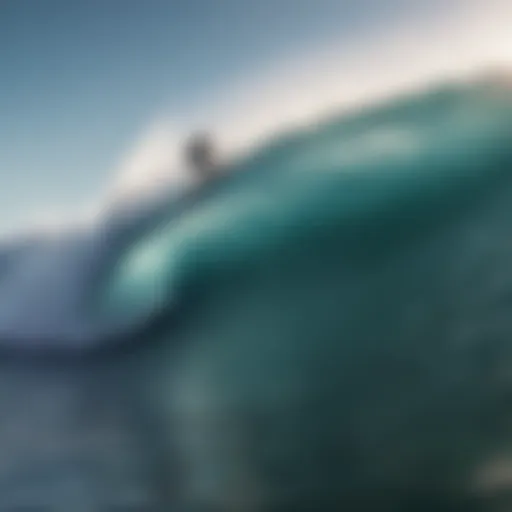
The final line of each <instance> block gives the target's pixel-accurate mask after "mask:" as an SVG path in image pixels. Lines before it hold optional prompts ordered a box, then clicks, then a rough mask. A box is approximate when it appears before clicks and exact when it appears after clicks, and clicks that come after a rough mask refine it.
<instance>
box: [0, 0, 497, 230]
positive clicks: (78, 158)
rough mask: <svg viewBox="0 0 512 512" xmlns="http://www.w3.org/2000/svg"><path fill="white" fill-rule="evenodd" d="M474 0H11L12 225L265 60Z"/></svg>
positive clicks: (7, 70)
mask: <svg viewBox="0 0 512 512" xmlns="http://www.w3.org/2000/svg"><path fill="white" fill-rule="evenodd" d="M497 1H498V0H497ZM475 2H476V0H467V1H464V0H430V1H428V2H427V1H423V0H358V1H356V0H87V1H81V0H2V1H0V232H1V231H2V230H3V229H6V228H8V227H10V226H12V225H14V224H17V223H19V222H22V221H24V220H26V219H27V217H30V216H31V215H33V213H34V212H37V211H38V209H44V208H46V207H47V206H50V207H52V206H53V205H59V206H62V207H63V208H72V207H73V205H77V204H82V203H84V202H86V201H88V200H89V199H90V198H92V197H94V196H95V195H97V194H99V193H100V191H101V189H102V187H104V186H105V184H106V183H107V182H108V181H109V180H110V179H111V176H112V174H113V173H114V172H115V171H116V169H117V168H118V167H119V165H120V162H122V161H123V158H125V155H126V154H130V151H131V148H132V145H134V144H136V141H137V140H138V138H139V136H140V135H141V133H143V132H144V130H145V129H146V128H147V127H148V126H150V125H151V123H152V122H153V120H154V119H156V118H158V117H159V116H160V115H161V113H162V112H165V115H166V116H167V117H173V116H174V117H175V118H179V117H180V116H184V115H186V114H187V112H188V111H189V110H193V109H194V108H196V109H197V106H198V105H204V104H214V103H215V102H216V101H217V98H218V97H219V94H221V95H222V97H223V101H224V102H226V101H229V94H226V91H229V88H230V85H231V84H233V83H238V82H243V78H244V77H245V76H253V75H255V73H256V71H257V70H260V69H261V70H264V69H267V68H268V69H276V68H275V67H274V68H272V65H273V66H275V65H276V63H279V62H287V61H288V60H290V59H292V60H293V58H297V57H299V58H300V56H301V55H302V54H304V55H306V54H307V53H308V52H309V51H310V50H311V49H313V48H320V47H322V45H326V44H330V43H329V42H330V41H336V43H337V44H338V45H340V47H343V46H344V42H346V44H347V45H348V44H349V42H350V41H352V40H355V39H357V40H360V41H364V40H368V41H370V40H372V38H376V37H378V34H379V33H381V32H382V31H385V29H386V28H388V29H390V30H391V31H392V27H394V26H397V24H400V23H404V22H408V20H409V21H410V22H411V23H412V22H413V21H414V20H416V22H417V21H418V20H421V22H422V23H427V21H428V19H430V18H432V19H437V18H442V17H443V16H445V17H446V16H448V14H447V13H449V12H451V10H454V9H460V8H461V6H463V7H464V4H467V5H469V4H473V3H475ZM477 3H478V2H477ZM487 3H488V4H490V3H492V2H487ZM503 5H505V3H503ZM277 69H278V68H277ZM296 85H299V84H293V83H290V84H288V86H289V87H291V88H292V89H293V88H294V86H296ZM57 209H59V208H57Z"/></svg>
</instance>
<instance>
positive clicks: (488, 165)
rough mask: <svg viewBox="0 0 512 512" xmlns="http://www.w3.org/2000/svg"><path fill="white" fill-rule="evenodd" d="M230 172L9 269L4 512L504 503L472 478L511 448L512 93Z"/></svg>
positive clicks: (432, 109) (404, 102)
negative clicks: (114, 347)
mask: <svg viewBox="0 0 512 512" xmlns="http://www.w3.org/2000/svg"><path fill="white" fill-rule="evenodd" d="M232 171H233V173H232V174H231V175H230V176H229V177H227V178H226V179H224V180H222V181H219V182H218V183H216V184H214V185H211V186H209V187H207V188H205V189H203V190H201V191H198V192H195V193H193V194H191V195H190V196H186V197H183V198H181V199H176V198H174V199H172V200H168V201H167V200H164V201H163V203H159V204H158V205H156V204H150V205H146V206H148V208H147V209H146V210H147V211H146V213H144V214H143V215H141V216H137V215H134V217H133V218H132V220H133V219H136V221H134V222H132V220H130V221H129V222H125V223H124V224H123V225H122V226H121V224H122V223H121V222H118V220H119V218H116V219H111V221H110V223H109V224H108V223H107V224H106V225H105V226H102V227H103V228H104V229H103V230H102V231H100V232H99V233H90V235H91V236H90V237H89V238H88V237H85V238H84V237H77V238H73V237H71V238H70V239H65V240H60V241H59V242H58V243H55V244H53V245H52V244H50V245H49V246H48V245H45V244H44V243H43V244H42V245H41V246H38V248H37V249H38V252H34V251H32V250H31V249H30V248H29V250H28V252H29V254H31V257H30V258H29V259H28V260H24V259H23V258H21V259H20V261H28V263H29V265H28V267H23V266H16V265H14V264H15V263H16V258H14V259H12V258H11V259H10V258H6V260H5V264H6V266H7V267H6V268H7V270H6V271H5V272H4V273H3V274H2V276H3V277H2V281H0V283H3V285H4V286H5V283H6V282H7V283H10V285H11V288H8V291H9V293H8V294H7V295H6V294H5V293H4V298H3V301H4V302H3V303H2V304H3V305H6V306H8V307H9V308H10V309H9V308H7V309H8V313H9V314H7V315H5V314H4V312H3V310H2V311H0V313H2V315H1V318H0V319H1V320H2V321H1V322H0V327H1V329H2V330H1V332H0V334H2V336H0V349H1V353H0V410H1V411H2V415H1V416H0V453H1V454H2V457H0V510H15V509H16V510H29V509H30V510H40V509H45V510H46V509H48V510H70V511H73V510H78V506H80V505H83V506H84V507H88V508H87V510H141V511H144V512H150V511H151V512H153V511H155V512H156V511H162V510H180V511H187V512H189V511H190V512H192V511H194V512H195V511H197V510H218V511H226V512H228V511H240V512H253V511H258V512H301V511H304V512H306V511H307V512H311V511H314V512H324V511H325V512H332V511H337V510H349V511H350V510H357V511H365V512H374V511H375V510H379V511H389V512H425V511H429V512H431V511H432V512H433V511H436V512H461V511H464V512H468V511H474V512H500V511H501V510H511V509H512V504H511V502H510V487H511V486H510V482H509V481H508V482H507V481H505V483H504V484H501V487H500V485H497V489H496V488H490V489H489V488H486V487H485V485H484V486H482V482H483V483H484V484H485V483H486V482H485V481H483V479H482V478H481V476H480V475H482V474H483V473H485V470H486V468H487V467H488V465H489V463H491V466H492V462H493V461H495V460H496V459H497V458H499V457H500V456H501V455H503V454H505V455H506V454H507V453H510V447H511V445H512V437H511V434H510V428H509V426H510V420H511V412H510V404H511V403H512V402H511V399H512V389H511V383H510V369H511V368H512V351H511V344H510V340H511V339H512V322H511V320H510V319H511V315H510V311H511V301H510V298H511V296H512V295H511V290H512V264H511V261H512V243H511V238H510V233H511V231H512V93H511V91H510V89H506V88H499V87H494V86H492V85H490V84H476V85H472V86H453V87H445V88H443V89H437V90H433V91H430V92H425V93H420V94H417V95H411V96H410V97H408V98H398V99H396V100H395V101H390V102H387V103H385V104H382V105H377V106H372V107H368V109H366V110H365V111H360V112H356V113H354V114H352V115H346V116H343V117H342V118H334V119H332V120H330V121H329V122H324V123H323V124H320V125H318V126H316V127H314V128H310V129H309V130H304V131H301V132H297V133H294V134H289V135H287V136H284V137H281V138H279V139H276V140H274V141H272V142H269V143H268V144H267V145H265V146H264V147H262V148H259V149H258V150H256V151H255V152H254V153H253V154H252V155H250V156H248V157H247V158H246V159H244V161H240V162H236V163H234V164H233V169H232ZM120 217H122V216H120ZM128 217H129V216H128ZM121 220H122V219H121ZM107 235H108V236H107ZM24 251H25V249H24ZM23 254H25V252H23ZM40 258H42V259H43V263H44V264H42V265H39V263H40ZM13 261H14V263H13ZM92 263H94V265H93V264H92ZM12 265H14V267H13V266H12ZM13 268H14V269H17V274H16V275H17V278H16V279H8V276H9V269H10V270H12V269H13ZM23 268H25V271H26V269H27V268H28V278H26V275H27V274H26V273H25V271H24V270H23ZM48 269H52V272H51V273H48V272H47V270H48ZM23 276H25V278H24V279H23V280H22V281H21V282H22V283H23V284H24V286H25V290H24V293H23V294H18V295H16V293H15V292H16V291H17V289H18V286H17V283H20V281H19V280H18V279H19V278H20V277H23ZM36 277H37V278H38V279H39V278H41V280H36V281H35V283H36V284H37V286H35V285H34V281H33V279H35V278H36ZM43 277H44V279H42V278H43ZM29 278H30V279H29ZM64 284H65V285H66V286H64ZM4 291H5V288H4ZM61 292H62V293H61ZM75 292H76V293H75ZM27 297H28V298H30V299H34V300H33V301H32V302H30V301H29V302H28V303H27V302H26V300H27ZM85 298H87V300H85ZM15 299H16V300H15ZM48 303H51V304H50V305H52V308H48V309H46V308H45V307H43V306H46V305H47V304H48ZM27 304H28V305H30V306H31V308H29V307H27ZM80 306H81V307H80ZM0 309H2V308H0ZM13 310H15V311H14V312H15V313H19V315H18V316H16V315H14V316H13V317H11V316H10V314H12V313H13ZM71 313H72V314H71ZM141 319H142V320H143V321H142V322H141V321H140V320H141ZM7 320H12V323H11V324H10V326H11V330H10V331H9V333H10V336H5V332H6V331H5V330H4V329H5V324H4V323H2V322H5V321H7ZM36 320H37V322H36ZM120 325H122V326H123V327H124V330H123V331H119V332H117V339H116V341H117V342H120V347H119V346H118V347H117V348H121V350H117V351H110V350H109V348H110V347H111V345H109V343H108V341H111V338H112V329H115V328H116V326H120ZM20 330H21V332H22V334H23V336H19V337H18V338H17V337H16V336H15V335H16V334H18V335H19V333H20ZM52 336H55V337H53V338H52ZM114 337H115V336H114ZM27 340H28V341H27ZM29 347H30V348H32V349H33V348H37V349H38V350H37V351H34V350H32V351H28V350H27V349H28V348H29ZM50 347H51V348H52V349H53V350H52V352H51V353H50V352H49V348H50ZM76 347H79V348H80V349H81V350H79V351H78V352H77V351H73V350H72V351H71V353H70V352H69V351H68V350H67V349H68V348H72V349H74V348H76ZM91 347H92V348H98V347H100V348H104V349H106V350H103V351H99V352H98V351H94V350H93V351H90V349H91ZM14 349H19V350H18V351H15V350H14ZM13 352H16V354H14V355H13ZM86 356H89V357H86ZM491 469H492V467H491ZM491 483H493V482H491ZM494 484H496V482H494ZM498 484H499V482H498ZM500 501H501V502H500ZM376 503H377V505H376ZM45 507H46V508H45Z"/></svg>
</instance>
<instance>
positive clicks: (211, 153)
mask: <svg viewBox="0 0 512 512" xmlns="http://www.w3.org/2000/svg"><path fill="white" fill-rule="evenodd" d="M184 157H185V162H186V164H187V165H188V167H189V168H190V170H191V171H192V172H193V174H194V175H195V177H196V178H198V180H199V181H200V182H201V183H205V182H208V181H210V180H212V179H214V178H216V177H218V176H219V174H220V166H219V162H218V156H217V151H216V148H215V143H214V141H213V138H212V136H211V135H210V134H209V133H207V132H200V133H196V134H194V135H192V136H191V137H190V139H189V140H188V141H187V143H186V145H185V155H184Z"/></svg>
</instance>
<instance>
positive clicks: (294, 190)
mask: <svg viewBox="0 0 512 512" xmlns="http://www.w3.org/2000/svg"><path fill="white" fill-rule="evenodd" d="M511 133H512V103H511V98H510V94H509V92H508V91H506V90H505V91H503V90H501V91H500V90H498V91H496V90H495V89H493V88H492V87H489V86H473V87H471V86H466V87H464V86H459V87H455V86H454V87H446V88H445V89H441V90H435V91H432V92H429V93H426V94H425V95H423V96H421V95H419V96H411V97H410V98H406V99H405V100H403V99H401V100H396V101H394V102H391V103H390V104H385V105H382V106H378V107H376V108H369V109H368V110H367V111H364V112H359V113H355V114H353V115H350V116H344V117H342V118H341V119H339V120H336V119H335V120H332V121H329V122H326V123H324V124H323V125H318V126H316V127H315V128H314V129H311V130H309V131H307V130H305V131H303V132H299V133H297V134H295V135H290V136H287V137H283V138H282V139H278V140H276V141H275V142H274V143H272V144H270V145H269V146H268V147H263V148H262V149H260V150H259V151H257V152H255V154H254V155H252V156H251V157H249V158H248V159H246V160H245V161H243V162H241V163H238V164H236V166H235V168H234V169H232V171H233V173H234V175H233V176H232V177H231V178H228V179H227V180H225V182H224V183H221V184H219V185H218V187H217V189H216V190H213V191H212V193H211V194H209V195H208V197H207V198H205V199H204V200H202V201H199V202H196V203H194V204H193V206H191V207H190V208H189V209H188V210H187V211H185V212H184V214H182V215H179V216H175V218H172V217H173V215H174V213H172V212H174V207H173V206H170V208H169V209H170V213H169V216H170V217H171V218H170V220H169V221H168V222H166V221H163V222H161V223H160V224H159V227H158V229H156V230H154V231H153V232H152V233H148V235H146V236H145V237H143V238H142V240H141V241H140V242H138V243H137V244H136V245H135V246H134V247H133V248H132V249H131V250H130V251H129V252H128V254H126V255H125V256H123V258H122V260H121V261H120V262H119V264H118V266H116V269H115V273H114V274H115V277H114V280H115V281H114V283H113V284H112V285H109V286H110V289H109V292H108V299H107V300H108V302H109V304H111V305H116V304H117V305H116V306H115V307H116V308H118V309H119V312H120V314H121V315H123V314H125V311H131V308H134V310H137V309H138V308H148V307H149V308H150V309H151V308H152V307H153V304H160V306H161V305H162V304H165V302H166V301H170V302H172V301H175V302H178V301H180V300H181V298H180V294H181V289H182V288H186V287H187V286H188V283H189V282H192V281H194V282H200V281H201V280H203V279H204V280H208V275H210V274H214V273H215V272H218V271H220V270H221V269H222V268H233V267H234V266H236V265H237V264H238V263H240V262H248V261H250V260H254V261H258V259H261V258H264V256H263V255H262V253H264V252H265V251H271V250H276V249H277V247H278V246H280V245H281V246H283V245H284V246H287V247H288V248H289V245H290V243H291V242H292V241H293V240H295V239H298V240H299V243H300V240H303V239H307V237H308V236H309V234H308V233H311V234H313V235H314V234H316V235H318V234H319V233H321V232H327V233H329V232H332V231H333V230H334V229H336V230H337V233H338V235H339V236H340V237H342V236H348V233H349V232H351V231H354V229H357V230H358V232H359V233H360V234H363V233H364V232H365V230H367V229H372V226H374V225H375V224H376V223H378V224H380V226H379V229H382V230H388V231H389V230H398V229H399V226H400V224H401V223H403V222H405V221H406V219H405V217H407V216H410V215H411V214H412V215H414V216H422V217H423V218H422V219H420V222H427V223H428V222H429V218H431V219H432V221H434V220H435V219H436V218H438V216H442V215H444V214H445V213H447V212H448V211H449V210H450V209H453V208H455V207H456V206H457V204H458V203H459V202H460V201H464V198H465V197H466V196H468V195H471V193H472V192H474V190H475V187H476V188H477V189H479V188H481V187H484V186H485V184H486V183H487V182H492V181H493V180H494V179H496V178H497V175H499V174H500V173H501V172H502V167H501V166H499V165H495V164H496V163H498V162H499V160H500V159H501V158H506V157H507V156H508V148H509V147H510V138H511V136H510V134H511ZM420 209H423V210H422V213H420V211H419V210H420ZM401 212H402V213H401ZM402 214H403V216H404V218H402V219H401V220H400V219H399V218H400V216H401V215H402ZM390 216H391V217H392V218H391V219H388V217H390ZM386 219H388V221H387V220H386ZM386 224H387V225H386ZM383 232H384V231H383ZM298 250H300V249H298ZM346 250H347V252H348V251H350V250H351V247H350V245H349V244H347V247H346ZM155 307H158V306H155ZM125 308H127V309H125Z"/></svg>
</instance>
